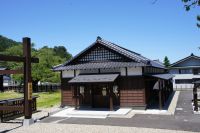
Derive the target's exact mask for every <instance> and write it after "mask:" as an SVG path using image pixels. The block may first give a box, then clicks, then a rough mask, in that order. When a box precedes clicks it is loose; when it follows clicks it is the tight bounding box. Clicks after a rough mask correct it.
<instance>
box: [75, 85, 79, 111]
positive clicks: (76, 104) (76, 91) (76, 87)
mask: <svg viewBox="0 0 200 133" xmlns="http://www.w3.org/2000/svg"><path fill="white" fill-rule="evenodd" d="M77 89H78V86H75V87H74V93H75V94H74V97H75V109H77V106H78V100H77V93H78V90H77Z"/></svg>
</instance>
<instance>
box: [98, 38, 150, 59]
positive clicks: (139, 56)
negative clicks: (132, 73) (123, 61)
mask: <svg viewBox="0 0 200 133" xmlns="http://www.w3.org/2000/svg"><path fill="white" fill-rule="evenodd" d="M97 42H99V43H101V44H102V43H103V44H106V45H108V46H110V47H112V48H114V49H115V50H116V51H117V52H119V53H121V54H123V55H125V56H127V57H129V58H131V59H133V58H134V60H136V61H139V62H144V63H147V62H148V61H149V60H150V59H147V58H146V57H144V56H142V55H141V54H138V53H135V52H133V51H131V50H127V49H126V48H123V47H121V46H118V45H117V44H115V43H112V42H109V41H107V40H104V39H100V40H99V39H98V40H97ZM112 45H114V46H112ZM116 47H118V48H116ZM119 49H121V50H119ZM127 52H128V53H129V54H126V53H127ZM133 54H134V55H133ZM137 58H139V59H137Z"/></svg>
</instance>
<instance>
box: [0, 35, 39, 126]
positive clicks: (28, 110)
mask: <svg viewBox="0 0 200 133" xmlns="http://www.w3.org/2000/svg"><path fill="white" fill-rule="evenodd" d="M0 61H13V62H23V64H24V67H23V70H0V74H20V73H23V74H24V106H23V107H17V108H16V107H14V106H13V107H12V106H10V107H1V108H0V110H8V111H9V110H21V109H22V108H24V117H25V120H24V124H25V125H29V124H31V123H32V122H31V121H33V120H32V77H31V63H39V59H38V58H31V39H30V38H28V37H25V38H23V57H19V56H7V55H0Z"/></svg>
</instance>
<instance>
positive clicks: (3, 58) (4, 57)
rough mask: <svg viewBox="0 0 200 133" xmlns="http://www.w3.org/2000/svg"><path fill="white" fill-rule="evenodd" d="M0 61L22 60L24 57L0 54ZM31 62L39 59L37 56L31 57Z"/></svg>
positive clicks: (36, 61) (37, 61)
mask: <svg viewBox="0 0 200 133" xmlns="http://www.w3.org/2000/svg"><path fill="white" fill-rule="evenodd" d="M0 61H14V62H24V61H25V57H20V56H11V55H2V54H0ZM31 62H32V63H39V59H38V58H31Z"/></svg>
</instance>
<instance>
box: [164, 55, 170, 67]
mask: <svg viewBox="0 0 200 133" xmlns="http://www.w3.org/2000/svg"><path fill="white" fill-rule="evenodd" d="M164 65H165V67H166V68H167V67H169V66H170V61H169V59H168V57H167V56H165V58H164Z"/></svg>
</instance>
